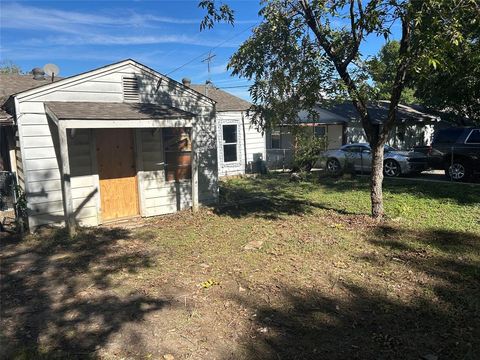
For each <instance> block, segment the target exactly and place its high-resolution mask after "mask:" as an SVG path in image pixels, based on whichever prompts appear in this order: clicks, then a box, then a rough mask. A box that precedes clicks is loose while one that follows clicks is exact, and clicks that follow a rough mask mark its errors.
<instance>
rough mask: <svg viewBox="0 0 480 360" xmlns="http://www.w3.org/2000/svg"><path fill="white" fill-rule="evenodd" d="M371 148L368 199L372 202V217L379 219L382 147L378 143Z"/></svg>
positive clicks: (380, 208) (381, 206)
mask: <svg viewBox="0 0 480 360" xmlns="http://www.w3.org/2000/svg"><path fill="white" fill-rule="evenodd" d="M371 148H372V174H371V178H370V198H371V200H372V216H373V218H375V219H381V218H382V217H383V215H384V211H383V191H382V184H383V152H384V147H383V144H382V143H381V142H380V143H378V142H376V143H375V144H371Z"/></svg>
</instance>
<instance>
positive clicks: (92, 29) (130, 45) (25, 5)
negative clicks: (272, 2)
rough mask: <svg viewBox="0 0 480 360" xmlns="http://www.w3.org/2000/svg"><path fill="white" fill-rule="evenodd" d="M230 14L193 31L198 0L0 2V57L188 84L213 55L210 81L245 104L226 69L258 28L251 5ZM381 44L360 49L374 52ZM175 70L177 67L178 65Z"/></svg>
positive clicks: (202, 74)
mask: <svg viewBox="0 0 480 360" xmlns="http://www.w3.org/2000/svg"><path fill="white" fill-rule="evenodd" d="M226 2H227V3H229V4H230V5H231V7H232V8H233V9H234V10H235V18H236V22H235V26H234V27H232V26H231V25H227V24H220V25H216V26H215V28H214V29H213V30H205V31H202V32H200V26H199V25H200V21H201V19H202V17H203V15H204V10H202V9H199V8H198V7H197V4H198V1H183V0H179V1H161V0H156V1H153V0H150V1H94V2H90V1H71V0H70V1H67V0H64V1H15V2H10V1H3V0H2V1H1V3H0V10H1V11H0V25H1V38H0V57H1V59H2V61H5V60H9V61H12V62H14V63H15V64H18V65H20V66H21V68H22V69H23V70H24V71H29V70H31V69H32V68H33V67H36V66H40V67H42V66H43V65H45V64H46V63H55V64H57V65H58V66H59V67H60V71H61V74H60V75H61V76H70V75H74V74H77V73H80V72H84V71H88V70H91V69H94V68H97V67H100V66H104V65H107V64H109V63H113V62H116V61H119V60H122V59H126V58H132V59H134V60H137V61H139V62H141V63H143V64H145V65H147V66H149V67H151V68H153V69H155V70H157V71H159V72H160V73H163V74H168V75H169V76H170V77H172V78H174V79H176V80H181V78H182V77H190V78H191V79H192V81H193V82H194V83H204V82H205V80H207V78H208V72H207V65H206V63H204V62H202V61H201V60H202V59H203V58H204V57H205V56H206V54H207V53H208V52H209V51H212V53H213V54H214V55H216V56H215V58H214V59H213V61H212V63H211V78H212V80H213V82H214V83H215V84H216V85H217V86H219V87H231V86H237V87H236V88H230V89H226V90H227V91H230V92H232V93H234V94H236V95H239V96H241V97H243V98H246V99H248V98H249V96H248V91H247V88H246V87H238V86H244V85H247V82H246V81H245V80H243V79H238V78H232V77H231V76H230V75H229V73H228V72H227V71H226V64H227V62H228V59H229V57H230V56H231V55H232V54H233V52H234V51H235V49H237V48H238V46H239V45H240V44H241V43H242V42H243V41H244V40H245V39H246V38H247V37H248V36H249V35H250V34H251V29H252V27H253V26H255V24H257V23H258V22H259V20H260V19H259V17H258V15H257V14H258V10H259V5H258V1H256V0H244V1H226ZM382 43H383V39H376V38H371V39H369V42H368V43H367V45H366V46H365V47H364V48H363V52H364V54H366V55H369V54H374V53H376V51H378V49H379V47H380V46H381V45H382ZM186 63H188V64H187V65H185V66H184V67H182V68H181V69H179V70H176V69H177V68H178V67H180V66H182V65H184V64H186Z"/></svg>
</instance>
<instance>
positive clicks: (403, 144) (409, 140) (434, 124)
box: [327, 101, 449, 150]
mask: <svg viewBox="0 0 480 360" xmlns="http://www.w3.org/2000/svg"><path fill="white" fill-rule="evenodd" d="M389 104H390V103H389V102H388V101H378V102H376V103H371V104H369V106H368V112H369V114H370V116H371V118H372V119H373V121H375V122H377V123H380V124H381V123H383V122H384V121H386V119H387V116H388V107H389ZM327 109H328V110H329V111H330V112H332V113H334V114H336V115H338V116H342V117H344V118H346V119H347V120H348V125H347V128H346V136H345V141H346V143H357V142H366V141H367V139H366V136H365V132H364V130H363V127H362V123H361V121H360V117H359V116H358V112H357V110H356V109H355V107H354V106H353V104H352V103H351V102H344V103H339V104H334V105H332V106H329V107H327ZM396 116H397V118H396V122H397V124H396V126H395V127H394V128H393V129H392V131H391V133H390V136H389V139H388V141H387V144H388V145H390V146H393V147H395V148H398V149H402V150H409V149H412V148H413V147H415V146H426V145H430V143H431V142H432V138H433V135H434V133H435V131H436V130H437V129H438V128H442V127H446V126H449V125H448V123H447V122H445V121H443V120H441V119H440V117H439V116H436V115H432V114H430V113H428V112H427V111H426V110H425V109H424V108H423V107H421V106H419V105H402V104H400V105H398V108H397V114H396Z"/></svg>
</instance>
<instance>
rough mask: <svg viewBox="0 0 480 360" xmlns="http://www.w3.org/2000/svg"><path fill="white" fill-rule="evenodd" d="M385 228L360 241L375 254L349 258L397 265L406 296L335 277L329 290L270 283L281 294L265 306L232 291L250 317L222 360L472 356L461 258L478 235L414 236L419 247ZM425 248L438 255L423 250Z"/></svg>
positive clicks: (470, 275) (467, 263) (473, 332)
mask: <svg viewBox="0 0 480 360" xmlns="http://www.w3.org/2000/svg"><path fill="white" fill-rule="evenodd" d="M385 230H387V229H381V228H380V229H377V230H373V231H372V233H371V237H370V238H369V239H367V241H369V242H371V243H372V244H374V245H376V246H377V251H376V253H377V255H376V257H373V259H372V258H367V257H365V258H358V259H356V261H358V262H368V263H369V264H368V265H369V266H373V267H375V266H377V267H378V271H379V272H381V271H383V270H384V269H385V262H388V261H394V262H399V263H401V264H402V265H401V266H405V267H404V268H403V270H402V271H404V273H403V272H402V276H403V274H405V276H407V277H411V282H412V284H411V286H410V284H409V283H408V281H405V282H402V286H404V287H405V289H404V290H403V291H405V292H407V291H409V292H408V294H409V295H408V296H402V297H398V298H397V296H396V295H395V293H394V292H393V290H392V291H391V292H388V291H387V292H386V291H385V289H379V288H377V287H375V286H369V285H368V284H366V283H360V282H358V283H357V282H354V281H352V280H351V279H350V280H348V278H347V277H342V276H340V277H339V278H338V279H335V280H334V279H332V286H331V287H329V286H327V287H325V286H324V287H313V288H310V289H307V288H305V287H295V286H291V285H290V286H288V285H285V284H282V283H281V282H279V283H278V284H276V286H277V288H279V289H283V290H282V291H281V293H280V294H279V295H278V297H277V298H274V299H273V301H270V302H266V301H264V300H259V298H261V297H259V296H253V294H249V295H248V296H242V295H241V294H240V295H238V294H234V295H232V298H233V299H234V301H236V302H237V303H239V304H241V305H242V306H243V307H245V308H247V309H249V311H251V312H252V313H254V315H253V316H252V317H251V320H252V325H251V330H250V332H249V333H248V334H244V335H243V338H242V340H241V341H240V346H239V350H238V353H234V354H233V355H232V354H228V355H225V358H226V359H227V358H228V359H234V358H247V359H272V360H273V359H276V360H278V359H422V358H423V359H477V358H478V354H479V353H480V283H479V281H478V279H479V278H480V264H479V263H478V262H474V261H472V260H468V258H467V257H466V255H467V254H469V253H471V252H475V253H476V254H477V255H478V253H479V251H480V250H479V247H480V245H479V244H480V236H479V235H476V234H473V233H458V232H450V231H448V230H440V231H427V232H417V233H416V234H415V236H416V237H417V238H418V239H419V241H420V242H419V243H418V245H411V244H410V243H402V242H401V241H402V237H403V232H404V231H405V232H408V231H407V230H400V231H397V232H395V231H394V232H393V233H390V232H389V231H388V236H387V235H385V234H386V233H385V232H384V231H385ZM422 239H423V240H422ZM429 246H433V247H435V249H436V250H438V251H431V250H428V251H427V250H425V249H430V248H429ZM379 257H381V258H382V260H378V258H379ZM375 259H376V260H375ZM477 259H478V257H477ZM397 276H400V275H397ZM395 286H398V283H397V282H396V281H395V280H392V281H391V287H395ZM412 288H414V289H415V290H414V291H411V289H412ZM339 294H340V296H339Z"/></svg>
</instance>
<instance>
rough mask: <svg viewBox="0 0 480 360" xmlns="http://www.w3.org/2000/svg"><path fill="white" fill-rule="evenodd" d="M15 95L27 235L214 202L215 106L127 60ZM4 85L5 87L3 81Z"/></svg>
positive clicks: (10, 107)
mask: <svg viewBox="0 0 480 360" xmlns="http://www.w3.org/2000/svg"><path fill="white" fill-rule="evenodd" d="M40 81H41V82H40V83H39V84H40V86H38V87H34V88H31V89H25V90H20V91H19V92H16V93H14V94H9V96H8V99H7V101H6V103H5V105H4V106H3V108H4V110H5V111H6V113H7V114H8V115H9V116H11V117H12V119H13V122H14V124H15V137H16V150H15V153H16V154H15V155H16V156H15V159H14V160H13V162H14V163H15V164H14V166H13V167H12V170H14V171H16V173H17V177H18V182H19V184H20V186H21V187H22V189H23V190H24V191H25V194H26V198H27V201H28V223H29V226H30V229H34V228H35V227H37V226H40V225H46V224H61V223H64V224H66V225H67V227H69V228H70V229H73V228H74V227H75V225H76V224H81V225H98V224H101V223H105V222H108V221H112V220H117V219H121V218H128V217H134V216H152V215H160V214H166V213H172V212H175V211H177V210H180V209H185V208H189V207H193V208H194V209H196V208H197V207H198V206H199V205H200V204H208V203H212V202H215V201H216V199H217V196H218V188H217V179H218V174H217V138H216V129H215V102H214V101H213V100H211V99H210V98H209V97H207V96H205V95H203V94H201V93H199V92H197V91H195V90H194V89H192V88H190V87H188V86H185V85H183V84H181V83H178V82H176V81H174V80H172V79H170V78H168V77H166V76H164V75H162V74H160V73H158V72H156V71H154V70H152V69H150V68H148V67H147V66H145V65H142V64H140V63H138V62H136V61H134V60H131V59H128V60H124V61H120V62H118V63H114V64H111V65H107V66H104V67H101V68H98V69H95V70H92V71H88V72H85V73H82V74H79V75H75V76H72V77H69V78H64V79H61V80H58V81H56V82H48V81H46V82H45V81H44V80H40ZM2 83H3V81H2ZM9 158H10V159H12V157H11V156H10V157H9Z"/></svg>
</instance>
